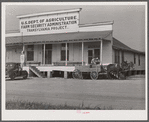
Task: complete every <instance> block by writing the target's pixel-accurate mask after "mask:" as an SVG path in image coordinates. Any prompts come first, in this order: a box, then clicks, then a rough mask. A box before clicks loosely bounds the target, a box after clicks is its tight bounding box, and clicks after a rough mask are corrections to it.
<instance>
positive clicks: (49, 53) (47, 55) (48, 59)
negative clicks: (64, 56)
mask: <svg viewBox="0 0 149 122" xmlns="http://www.w3.org/2000/svg"><path fill="white" fill-rule="evenodd" d="M51 63H52V50H49V49H47V50H45V64H51Z"/></svg>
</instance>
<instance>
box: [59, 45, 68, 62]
mask: <svg viewBox="0 0 149 122" xmlns="http://www.w3.org/2000/svg"><path fill="white" fill-rule="evenodd" d="M63 54H64V55H63ZM61 61H66V43H62V44H61ZM67 61H69V43H67Z"/></svg>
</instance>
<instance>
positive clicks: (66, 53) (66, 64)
mask: <svg viewBox="0 0 149 122" xmlns="http://www.w3.org/2000/svg"><path fill="white" fill-rule="evenodd" d="M65 46H66V62H65V65H66V66H67V43H66V45H65Z"/></svg>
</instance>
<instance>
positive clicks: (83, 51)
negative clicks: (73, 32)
mask: <svg viewBox="0 0 149 122" xmlns="http://www.w3.org/2000/svg"><path fill="white" fill-rule="evenodd" d="M83 52H84V42H82V66H83V57H84V54H83Z"/></svg>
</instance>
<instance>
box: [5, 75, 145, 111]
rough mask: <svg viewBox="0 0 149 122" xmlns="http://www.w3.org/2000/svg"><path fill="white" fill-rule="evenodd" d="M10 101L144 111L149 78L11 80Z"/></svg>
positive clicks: (8, 89)
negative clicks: (146, 84)
mask: <svg viewBox="0 0 149 122" xmlns="http://www.w3.org/2000/svg"><path fill="white" fill-rule="evenodd" d="M8 100H22V101H31V102H33V101H34V102H42V103H51V104H53V105H63V104H67V105H74V106H75V105H76V106H79V105H83V106H90V107H95V106H96V107H102V108H103V107H105V108H107V109H108V108H109V109H114V110H115V109H118V110H131V109H132V110H137V109H139V110H144V109H145V77H144V76H132V77H129V78H127V80H109V79H102V80H90V79H86V80H75V79H64V78H50V79H47V78H28V79H26V80H23V79H16V80H9V79H7V80H6V101H8Z"/></svg>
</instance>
